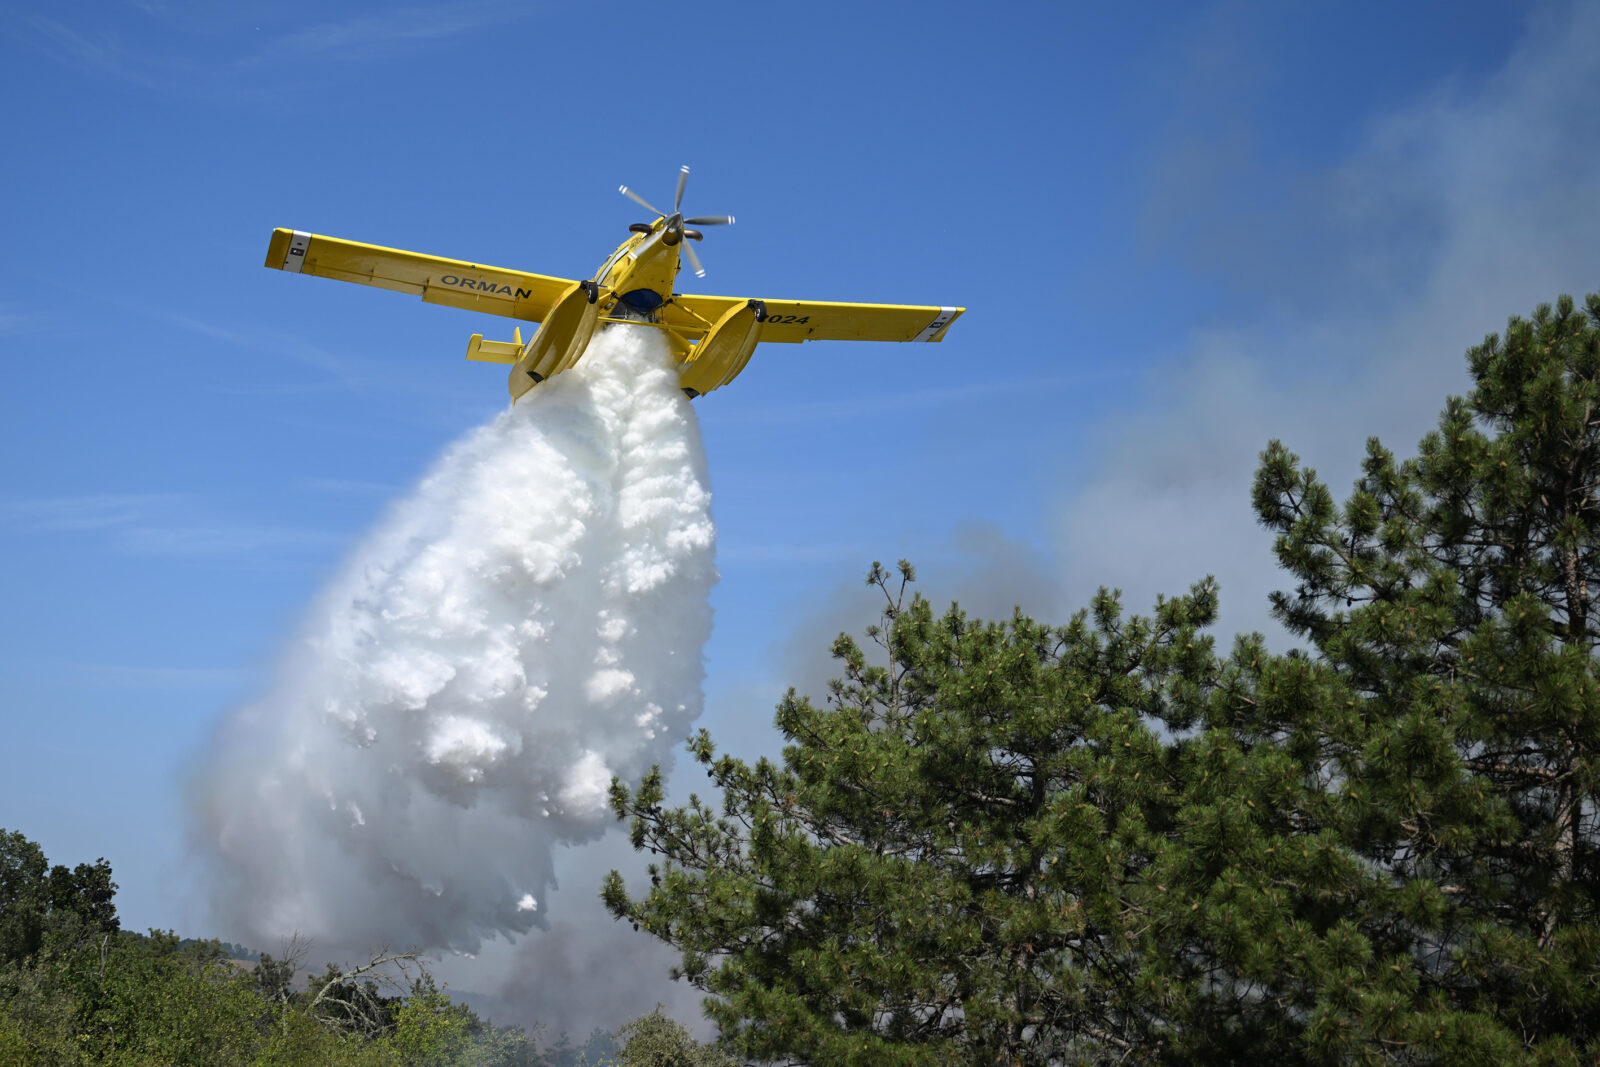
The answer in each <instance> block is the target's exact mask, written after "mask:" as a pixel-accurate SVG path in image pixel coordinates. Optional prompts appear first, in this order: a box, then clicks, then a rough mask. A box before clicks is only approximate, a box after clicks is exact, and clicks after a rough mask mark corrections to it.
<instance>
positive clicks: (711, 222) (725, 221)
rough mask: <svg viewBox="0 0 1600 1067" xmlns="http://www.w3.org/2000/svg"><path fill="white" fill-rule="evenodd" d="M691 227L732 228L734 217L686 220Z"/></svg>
mask: <svg viewBox="0 0 1600 1067" xmlns="http://www.w3.org/2000/svg"><path fill="white" fill-rule="evenodd" d="M683 221H684V222H686V223H688V224H689V225H690V226H732V225H733V216H732V215H707V216H706V217H705V218H703V219H684V220H683Z"/></svg>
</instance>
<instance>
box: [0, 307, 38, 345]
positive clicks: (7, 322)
mask: <svg viewBox="0 0 1600 1067" xmlns="http://www.w3.org/2000/svg"><path fill="white" fill-rule="evenodd" d="M43 324H44V316H43V315H39V314H35V313H32V312H28V311H24V310H23V309H22V308H21V307H19V306H18V305H17V304H15V303H13V302H11V301H6V300H0V337H10V336H13V335H15V334H20V333H29V332H31V331H33V330H36V329H38V328H39V327H40V326H42V325H43Z"/></svg>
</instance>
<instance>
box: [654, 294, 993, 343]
mask: <svg viewBox="0 0 1600 1067" xmlns="http://www.w3.org/2000/svg"><path fill="white" fill-rule="evenodd" d="M747 302H748V301H746V300H745V299H744V298H742V297H731V296H692V295H688V294H683V295H675V296H674V297H673V298H672V300H671V301H669V302H668V303H666V304H665V305H663V306H662V308H661V310H660V313H659V314H660V316H661V321H662V322H664V323H666V324H667V325H668V326H672V327H674V328H676V329H678V330H680V331H682V332H684V333H686V334H690V335H693V334H694V333H695V332H696V331H702V332H703V331H704V330H706V329H709V328H710V326H711V325H712V324H713V323H715V322H716V321H717V320H718V319H719V318H721V317H722V315H723V314H724V313H725V312H726V311H727V310H728V309H729V308H731V307H733V306H735V305H742V304H745V303H747ZM762 303H763V304H765V305H766V309H767V318H766V321H764V322H762V323H761V333H760V340H762V341H778V342H790V343H797V342H800V341H942V340H944V335H945V333H946V332H947V331H948V330H949V329H950V324H951V323H952V322H954V321H955V320H956V319H957V318H959V317H960V316H961V313H962V312H963V311H965V310H967V309H966V308H959V307H934V306H931V305H929V306H923V305H915V304H841V303H833V302H830V301H825V300H763V301H762Z"/></svg>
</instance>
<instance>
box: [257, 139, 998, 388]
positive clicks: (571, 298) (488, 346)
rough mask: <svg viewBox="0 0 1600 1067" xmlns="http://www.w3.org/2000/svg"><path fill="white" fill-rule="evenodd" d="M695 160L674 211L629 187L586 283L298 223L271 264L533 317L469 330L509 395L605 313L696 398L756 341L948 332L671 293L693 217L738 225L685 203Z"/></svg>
mask: <svg viewBox="0 0 1600 1067" xmlns="http://www.w3.org/2000/svg"><path fill="white" fill-rule="evenodd" d="M688 178H689V168H688V167H684V168H683V169H682V171H681V172H680V173H679V175H678V194H677V198H676V199H675V200H673V202H672V211H671V212H670V213H668V212H665V211H662V210H660V209H659V208H655V207H651V205H650V204H649V203H648V202H646V201H645V199H644V198H643V197H641V196H640V195H639V194H638V193H635V192H633V191H632V190H630V189H629V188H628V187H627V186H626V185H624V186H623V187H622V192H623V193H624V194H625V195H626V196H628V197H629V198H631V199H632V200H633V201H634V202H635V203H637V204H639V205H640V206H642V207H644V208H645V209H646V210H648V211H650V212H653V213H654V214H655V215H656V216H657V218H656V220H655V221H654V222H648V223H647V222H638V223H634V224H633V225H632V226H630V227H628V229H629V230H631V231H632V236H630V237H629V238H628V239H627V240H626V241H624V242H623V243H622V244H621V246H620V247H618V249H617V250H616V251H615V252H613V253H612V254H611V256H610V258H608V259H607V260H606V261H605V264H604V265H603V266H602V267H601V268H600V272H599V273H598V274H596V275H595V276H594V278H593V279H592V280H590V281H572V280H570V279H567V278H551V277H547V276H545V275H543V274H525V273H523V272H522V271H514V270H505V269H503V268H500V267H485V266H483V265H481V264H478V263H467V262H464V261H462V260H458V259H441V258H439V257H437V256H425V255H421V254H419V253H416V252H403V251H401V250H399V249H395V248H382V247H379V246H378V245H369V244H361V243H360V242H357V241H342V240H340V239H338V238H337V237H323V236H321V235H320V234H312V233H305V232H304V231H301V230H282V229H280V230H274V231H272V243H271V244H270V245H268V247H267V264H266V265H267V266H268V267H272V268H274V269H278V270H286V271H290V272H293V273H296V274H317V275H321V276H322V277H324V278H338V279H340V280H342V281H347V282H360V283H361V284H362V285H375V286H377V287H379V288H381V289H393V290H396V291H397V292H402V293H414V294H416V295H418V296H420V297H422V299H423V300H425V301H427V302H428V303H431V304H448V305H450V306H451V307H458V308H466V309H468V310H471V311H484V312H488V313H489V314H491V315H504V316H505V317H507V318H511V319H522V320H524V321H526V322H537V323H539V324H540V326H539V329H538V330H537V331H536V332H535V333H534V335H533V337H532V338H531V339H530V340H529V341H528V342H527V343H526V344H524V343H523V341H522V328H521V327H520V326H519V327H517V328H516V329H515V330H513V332H512V335H511V340H510V341H485V340H484V339H483V335H482V334H473V335H472V339H471V341H470V342H468V344H467V358H468V359H476V360H482V361H485V362H489V363H510V364H513V367H512V370H511V381H510V384H511V399H512V401H513V402H515V401H516V400H517V398H518V397H520V396H522V394H524V393H526V392H527V391H528V390H529V389H532V388H533V387H534V386H535V385H537V384H538V383H539V382H542V381H544V380H545V379H546V378H549V377H550V376H551V375H554V374H560V373H561V372H562V371H564V370H566V369H568V368H569V367H571V366H572V365H573V364H575V363H577V362H578V359H579V358H580V357H581V356H582V355H583V352H584V349H585V348H586V347H587V346H588V344H589V338H590V337H591V336H592V335H593V334H594V331H595V328H596V327H597V326H598V325H599V324H600V323H602V322H611V323H629V324H634V325H648V326H653V327H655V328H657V329H660V330H661V331H662V332H663V333H664V334H665V335H666V337H667V342H668V344H669V345H670V346H671V349H672V352H673V355H674V357H675V358H676V359H677V361H678V363H679V364H680V369H679V384H680V385H682V387H683V391H684V392H685V393H687V394H688V395H689V396H690V397H696V396H700V395H702V394H704V393H709V392H711V390H713V389H716V388H719V387H721V386H724V385H727V384H728V383H729V382H731V381H733V379H734V378H736V377H737V376H738V374H739V372H740V371H742V370H744V367H745V364H746V363H748V362H749V361H750V354H751V353H752V352H753V351H755V347H756V345H757V344H758V343H759V342H761V341H788V342H799V341H942V340H944V335H945V333H946V331H948V330H949V328H950V324H951V323H952V322H954V321H955V320H956V318H957V317H958V316H960V314H961V313H962V312H963V311H965V310H966V309H965V308H958V307H915V306H911V305H905V304H838V303H825V302H823V301H817V300H747V299H740V298H736V297H731V296H691V295H689V294H687V293H677V292H674V291H673V284H674V282H675V280H676V279H677V276H678V271H679V269H680V268H681V266H682V264H681V262H680V259H679V257H680V254H681V255H684V256H687V257H688V260H689V264H690V266H691V267H693V268H694V272H695V274H696V275H697V276H699V277H704V276H705V270H704V269H703V268H702V267H701V266H700V257H699V256H697V255H695V252H694V249H693V248H691V247H690V246H689V245H687V244H685V243H684V238H686V237H687V238H688V239H689V240H691V241H698V240H700V239H701V234H700V231H699V230H696V229H693V228H692V227H695V226H724V225H731V224H732V222H733V216H731V215H717V216H712V217H708V218H694V219H686V218H684V217H683V214H682V212H680V211H679V208H680V207H681V206H682V204H683V187H684V185H685V183H686V182H687V181H688Z"/></svg>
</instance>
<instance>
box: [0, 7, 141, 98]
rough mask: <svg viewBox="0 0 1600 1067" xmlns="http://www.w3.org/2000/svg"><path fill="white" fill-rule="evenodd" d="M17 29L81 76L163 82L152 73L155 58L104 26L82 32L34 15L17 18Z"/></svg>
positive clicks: (137, 81)
mask: <svg viewBox="0 0 1600 1067" xmlns="http://www.w3.org/2000/svg"><path fill="white" fill-rule="evenodd" d="M85 21H89V20H87V19H86V20H85ZM14 25H15V26H16V27H17V28H18V30H20V33H19V36H21V37H22V38H23V39H24V40H27V41H28V42H29V43H31V44H32V45H33V46H34V47H35V48H37V49H39V51H41V52H43V53H44V54H45V55H46V56H48V57H50V58H51V59H53V60H55V61H56V62H57V63H60V64H62V65H63V66H66V67H70V68H72V69H73V70H76V71H79V72H80V73H84V74H91V75H96V76H101V77H106V78H112V79H115V80H118V81H126V82H132V83H133V84H135V85H142V86H146V87H150V86H154V85H156V84H158V82H159V81H160V80H161V79H159V78H158V77H157V76H156V71H155V70H154V69H152V68H154V67H156V66H157V64H156V63H154V62H153V60H154V57H153V56H150V55H148V54H143V53H141V52H139V51H138V50H136V49H134V48H131V47H129V46H128V45H127V44H125V43H124V42H123V39H122V37H121V35H120V34H118V33H117V32H115V31H114V30H111V29H108V28H106V27H105V26H103V25H99V24H96V25H94V26H93V27H92V28H85V29H79V28H76V27H73V26H69V25H68V24H67V23H65V22H61V21H59V20H58V19H55V18H47V17H45V16H43V15H33V14H24V15H20V16H17V17H16V21H15V23H14Z"/></svg>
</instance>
